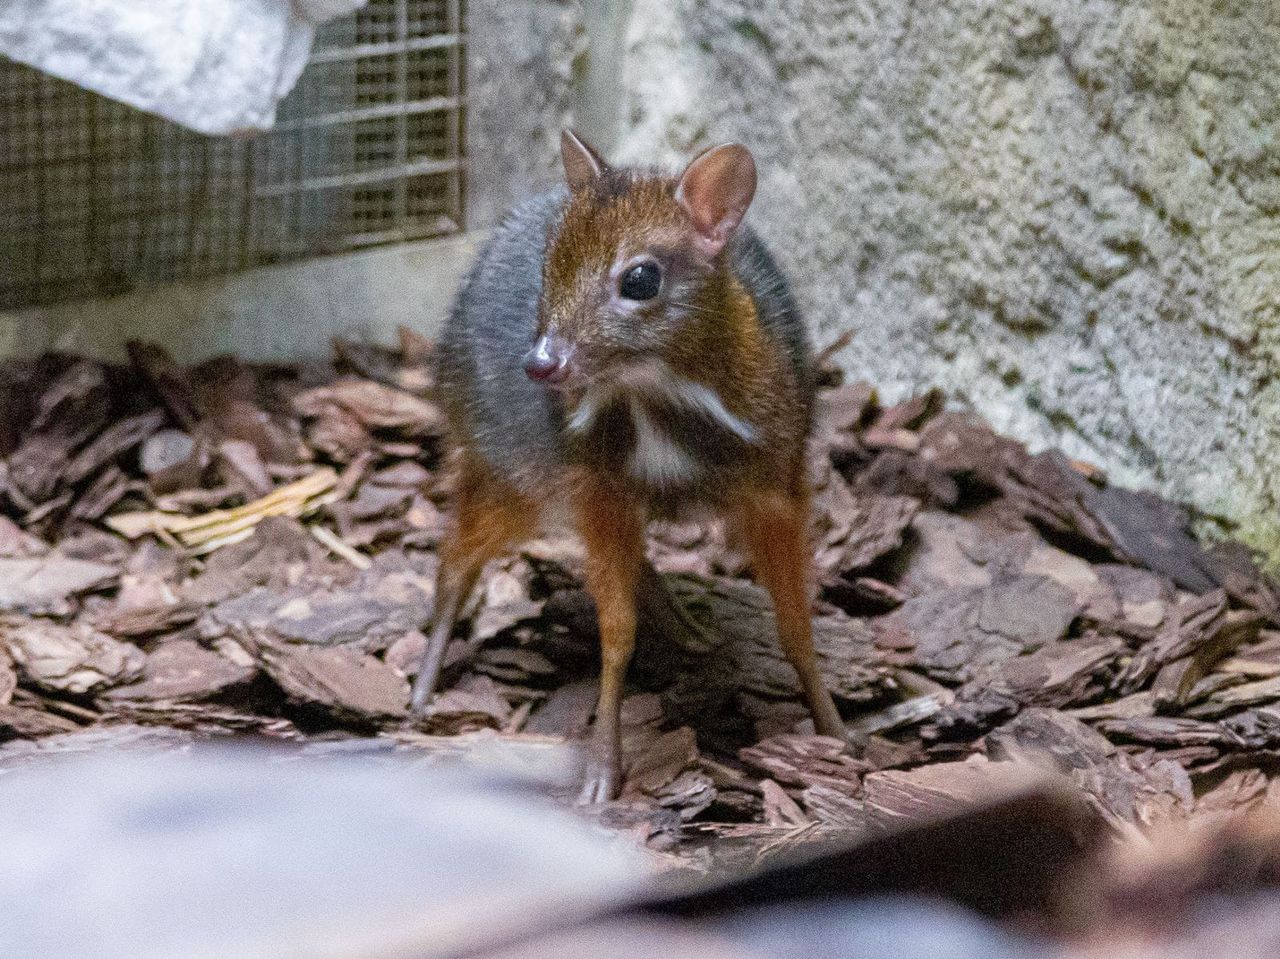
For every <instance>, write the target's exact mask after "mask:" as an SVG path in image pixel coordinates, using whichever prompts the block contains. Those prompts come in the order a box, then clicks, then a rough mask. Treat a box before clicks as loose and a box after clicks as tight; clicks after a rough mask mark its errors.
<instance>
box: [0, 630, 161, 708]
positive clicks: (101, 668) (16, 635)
mask: <svg viewBox="0 0 1280 959" xmlns="http://www.w3.org/2000/svg"><path fill="white" fill-rule="evenodd" d="M0 643H4V644H5V645H6V646H7V647H8V649H9V655H10V656H12V657H13V660H14V662H16V663H17V664H18V665H19V666H20V667H21V669H22V675H23V676H24V677H25V678H26V679H28V680H29V681H30V682H32V683H35V684H36V685H37V686H41V687H43V688H45V689H53V690H58V691H61V692H68V693H87V692H92V691H95V690H97V689H100V688H102V687H104V686H111V685H115V684H117V683H122V682H129V681H131V680H134V679H136V678H138V677H139V676H140V675H142V672H143V669H144V666H145V663H146V656H145V655H144V654H143V653H142V651H141V650H139V649H137V648H136V647H134V646H130V645H129V644H127V643H121V642H117V641H116V640H114V639H112V638H111V637H110V636H107V635H106V634H105V633H100V632H97V631H96V630H94V629H92V628H91V627H89V626H88V625H86V624H84V623H76V624H73V625H71V626H62V625H59V624H58V623H55V622H52V621H50V620H45V619H20V618H15V617H11V618H8V619H4V620H0Z"/></svg>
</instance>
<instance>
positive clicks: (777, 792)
mask: <svg viewBox="0 0 1280 959" xmlns="http://www.w3.org/2000/svg"><path fill="white" fill-rule="evenodd" d="M760 793H761V796H762V797H763V799H764V822H765V825H766V826H804V825H807V824H808V823H810V822H812V821H813V820H811V819H810V818H809V817H808V816H807V815H806V814H805V811H804V810H803V809H801V808H800V804H799V803H797V802H796V801H795V800H794V799H792V798H791V797H790V796H789V795H787V791H786V790H785V789H783V788H782V787H781V786H779V785H778V784H777V783H776V782H774V781H773V780H772V779H763V780H761V781H760ZM840 795H843V794H840Z"/></svg>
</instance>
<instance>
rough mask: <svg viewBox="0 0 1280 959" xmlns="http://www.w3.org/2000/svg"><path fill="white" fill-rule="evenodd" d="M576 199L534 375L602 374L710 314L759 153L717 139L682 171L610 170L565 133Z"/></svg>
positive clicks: (548, 282) (568, 210) (562, 236)
mask: <svg viewBox="0 0 1280 959" xmlns="http://www.w3.org/2000/svg"><path fill="white" fill-rule="evenodd" d="M560 151H561V156H562V158H563V160H564V170H565V176H566V179H567V180H568V184H569V191H570V192H569V199H568V203H567V204H566V206H565V210H564V215H563V217H562V218H561V220H560V222H559V224H558V225H557V226H556V228H555V229H554V231H553V233H552V235H551V237H550V241H549V247H548V250H547V256H546V261H545V268H544V273H543V278H542V280H543V283H542V302H541V304H540V307H539V315H538V330H537V337H536V340H535V342H534V344H533V347H532V349H530V351H529V353H528V355H527V356H526V358H525V370H526V372H527V373H528V374H529V376H530V377H531V378H532V379H535V380H539V381H542V382H546V383H549V384H552V385H569V384H572V383H575V382H578V383H583V382H589V381H591V380H593V379H594V378H595V377H596V376H598V375H601V374H604V373H606V372H608V371H610V370H611V369H613V368H615V367H617V366H618V365H622V364H626V363H627V362H628V361H630V360H643V359H645V358H647V357H656V358H661V357H662V356H663V354H664V350H665V348H666V347H667V346H668V345H669V344H670V343H671V342H672V341H673V339H675V338H676V337H678V336H680V335H681V332H682V330H684V329H686V328H687V326H688V325H689V324H693V323H698V322H707V321H709V320H712V319H713V317H711V316H709V303H708V290H709V289H711V288H712V285H713V283H714V281H715V278H716V277H717V274H718V271H719V270H720V261H721V254H722V252H723V250H724V248H725V245H726V244H727V243H728V242H729V240H730V238H731V237H732V236H733V233H734V231H735V230H736V229H737V228H738V225H739V224H740V223H741V222H742V218H743V216H744V215H745V214H746V212H747V207H748V206H750V205H751V199H752V197H753V196H754V195H755V190H756V166H755V161H754V160H753V159H752V158H751V153H750V152H749V151H748V150H747V148H746V147H744V146H740V145H738V144H725V145H723V146H718V147H713V148H712V149H710V150H707V151H706V152H705V153H703V154H701V155H700V156H698V157H697V158H696V159H695V160H693V162H692V163H690V164H689V166H688V167H687V168H686V169H685V171H684V172H683V173H682V174H681V175H680V176H678V177H670V176H662V175H659V174H655V173H650V172H647V171H638V170H634V169H614V168H611V167H609V166H608V165H607V164H606V163H605V161H604V160H603V159H602V158H601V156H600V154H599V153H597V152H596V151H595V150H594V149H592V148H591V147H590V146H588V145H587V143H586V142H584V141H583V140H582V138H581V137H579V136H577V135H576V134H575V133H573V132H572V131H569V130H566V131H565V132H564V133H563V135H562V136H561V140H560Z"/></svg>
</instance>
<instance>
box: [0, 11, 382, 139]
mask: <svg viewBox="0 0 1280 959" xmlns="http://www.w3.org/2000/svg"><path fill="white" fill-rule="evenodd" d="M364 3H365V0H292V2H291V0H147V2H146V3H137V2H136V0H7V2H6V3H4V4H3V5H0V54H3V55H5V56H8V57H11V58H12V59H14V60H17V61H19V62H20V63H25V64H27V65H28V66H32V67H35V68H36V69H38V70H43V71H44V72H45V73H50V74H52V75H54V76H56V77H61V78H62V79H63V80H69V81H71V82H72V83H74V84H76V85H78V86H81V87H84V88H85V89H87V90H92V91H94V92H95V93H100V94H102V95H103V96H107V97H110V98H111V99H113V100H119V101H120V102H122V103H127V104H129V105H130V106H133V107H137V108H138V109H139V110H146V111H147V112H149V113H156V114H159V115H160V116H162V117H164V118H165V119H167V120H172V121H173V122H174V123H179V124H181V125H182V126H185V127H189V128H190V129H192V130H195V131H197V132H199V133H207V134H228V133H237V132H242V131H250V130H266V129H269V128H270V127H271V125H272V124H273V123H274V122H275V115H276V104H278V103H279V102H280V100H281V99H283V98H284V96H285V95H286V94H287V93H288V92H289V91H290V90H292V89H293V85H294V83H296V82H297V79H298V75H299V74H300V73H301V72H302V68H303V66H304V65H305V64H306V61H307V54H308V53H309V52H310V50H311V41H312V39H313V37H314V35H315V28H316V25H317V24H318V23H322V22H324V21H325V20H328V19H331V18H333V17H336V16H339V15H342V14H346V13H350V12H352V11H353V10H356V9H358V8H360V7H362V6H364Z"/></svg>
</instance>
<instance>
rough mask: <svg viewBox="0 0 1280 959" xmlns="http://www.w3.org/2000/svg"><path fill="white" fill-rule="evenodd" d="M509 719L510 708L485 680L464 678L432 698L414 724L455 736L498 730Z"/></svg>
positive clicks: (494, 685)
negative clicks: (469, 732) (480, 730)
mask: <svg viewBox="0 0 1280 959" xmlns="http://www.w3.org/2000/svg"><path fill="white" fill-rule="evenodd" d="M510 717H511V704H510V703H509V702H507V700H506V699H504V698H503V697H502V695H501V694H500V693H499V692H498V687H497V685H496V684H495V683H494V681H493V680H492V679H490V678H489V677H488V676H468V677H464V678H463V679H462V680H461V681H460V682H459V683H458V685H456V686H454V687H453V688H452V689H447V690H445V691H444V692H442V693H440V694H438V695H437V696H435V697H434V698H433V699H432V700H431V702H430V703H428V704H427V708H426V710H425V711H424V712H423V714H422V716H421V717H420V718H417V719H416V720H415V722H416V723H417V725H419V726H425V727H427V728H428V729H430V730H432V731H436V732H451V733H458V732H462V731H464V730H471V729H476V728H478V727H486V726H487V727H490V728H493V729H501V728H502V727H503V725H504V724H505V723H506V722H507V720H508V719H510Z"/></svg>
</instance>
